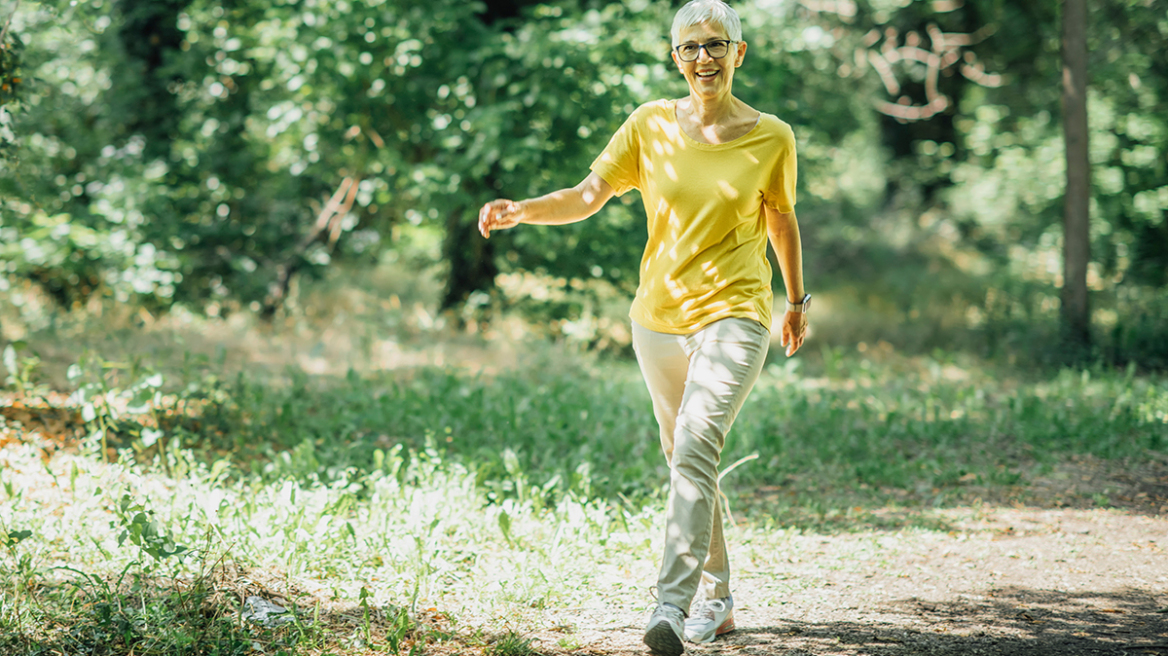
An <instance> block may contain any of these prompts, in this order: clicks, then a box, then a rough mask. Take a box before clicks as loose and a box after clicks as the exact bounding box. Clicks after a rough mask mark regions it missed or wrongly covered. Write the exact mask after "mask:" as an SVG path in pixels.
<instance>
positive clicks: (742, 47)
mask: <svg viewBox="0 0 1168 656" xmlns="http://www.w3.org/2000/svg"><path fill="white" fill-rule="evenodd" d="M745 58H746V42H745V41H739V42H738V56H737V57H735V59H734V68H738V67H739V66H741V65H742V60H743V59H745Z"/></svg>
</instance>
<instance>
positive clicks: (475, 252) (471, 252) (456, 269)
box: [441, 208, 499, 310]
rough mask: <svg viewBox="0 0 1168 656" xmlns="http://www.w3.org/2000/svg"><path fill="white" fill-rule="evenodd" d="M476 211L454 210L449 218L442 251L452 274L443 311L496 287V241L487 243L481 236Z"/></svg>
mask: <svg viewBox="0 0 1168 656" xmlns="http://www.w3.org/2000/svg"><path fill="white" fill-rule="evenodd" d="M477 210H478V208H474V209H471V210H464V209H462V208H455V210H454V211H453V212H451V213H450V215H449V216H447V217H446V240H445V242H444V243H443V249H442V250H443V257H444V258H445V259H446V262H447V264H448V265H449V266H450V271H449V272H448V274H447V278H446V291H445V293H444V294H443V297H442V307H441V309H443V310H448V309H450V308H454V307H458V306H460V305H462V303H463V302H464V301H466V299H467V297H468V296H470V295H471V293H473V292H476V291H487V290H490V289H491V288H493V287H494V286H495V276H497V275H498V274H499V268H498V267H497V266H496V265H495V248H494V247H495V241H497V240H486V239H483V237H482V235H480V234H479V231H478V229H477V228H476V225H477V221H478V213H477ZM468 219H469V220H468Z"/></svg>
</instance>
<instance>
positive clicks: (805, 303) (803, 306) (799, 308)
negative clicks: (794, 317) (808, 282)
mask: <svg viewBox="0 0 1168 656" xmlns="http://www.w3.org/2000/svg"><path fill="white" fill-rule="evenodd" d="M810 306H811V294H804V295H803V298H802V299H800V300H799V302H798V303H792V302H791V300H790V299H787V311H788V312H806V311H807V309H808V308H809V307H810Z"/></svg>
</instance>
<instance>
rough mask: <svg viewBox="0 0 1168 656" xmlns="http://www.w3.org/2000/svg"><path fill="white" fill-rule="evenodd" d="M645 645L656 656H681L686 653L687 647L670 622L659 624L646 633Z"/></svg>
mask: <svg viewBox="0 0 1168 656" xmlns="http://www.w3.org/2000/svg"><path fill="white" fill-rule="evenodd" d="M645 645H646V646H648V647H649V651H650V652H652V653H653V654H655V656H681V655H682V654H684V653H685V645H683V644H681V638H679V637H678V636H677V634H676V633H674V632H673V628H672V627H670V626H669V623H668V622H658V623H656V624H654V625H653V626H651V627H649V630H648V631H646V632H645Z"/></svg>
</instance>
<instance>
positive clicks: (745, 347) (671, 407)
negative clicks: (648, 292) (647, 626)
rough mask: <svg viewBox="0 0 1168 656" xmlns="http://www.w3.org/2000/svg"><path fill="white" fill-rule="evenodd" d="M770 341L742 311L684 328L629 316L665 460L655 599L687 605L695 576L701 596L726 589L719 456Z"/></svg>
mask: <svg viewBox="0 0 1168 656" xmlns="http://www.w3.org/2000/svg"><path fill="white" fill-rule="evenodd" d="M769 342H770V333H769V332H768V331H767V330H766V328H764V327H763V326H762V325H760V324H759V323H757V322H755V321H750V320H747V319H725V320H722V321H718V322H715V323H713V324H710V325H709V326H707V327H705V328H703V329H702V330H700V331H698V332H696V333H693V334H691V335H684V336H678V335H665V334H662V333H655V332H653V331H650V330H647V329H645V328H644V327H642V326H639V325H637V324H635V323H634V324H633V345H634V349H635V350H636V352H637V359H638V362H639V363H640V364H641V371H642V373H643V375H644V377H645V383H646V385H647V387H648V388H649V393H650V396H651V397H652V398H653V411H654V414H655V415H656V417H657V421H658V424H659V426H660V428H661V446H662V450H663V451H664V452H665V457H666V459H667V461H668V462H669V465H670V492H669V500H668V506H667V512H666V539H665V554H664V557H663V559H662V566H661V573H660V575H659V578H658V582H657V593H658V600H659V601H662V602H668V603H671V604H674V605H675V606H678V607H679V608H681V609H682V610H684V611H685V612H686V613H688V612H689V607H690V602H691V601H692V600H693V597H694V594H695V592H696V591H697V588H698V585H699V583H702V585H703V587H704V588H706V590H705V594H706V595H707V596H711V597H724V596H726V595H728V594H730V583H729V581H730V565H729V561H728V558H727V554H726V546H725V541H724V539H723V537H722V517H721V512H720V504H719V494H718V463H719V460H720V457H721V451H722V447H723V445H724V444H725V437H726V433H727V432H728V431H729V430H730V426H731V425H732V424H733V423H734V418H735V417H736V416H737V415H738V411H739V410H740V409H741V408H742V404H743V403H744V402H745V400H746V396H747V394H748V393H749V392H750V390H751V388H752V387H753V386H754V383H755V381H756V380H757V379H758V375H759V372H760V371H761V370H762V365H763V361H764V360H765V358H766V352H767V347H768V346H769Z"/></svg>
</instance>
